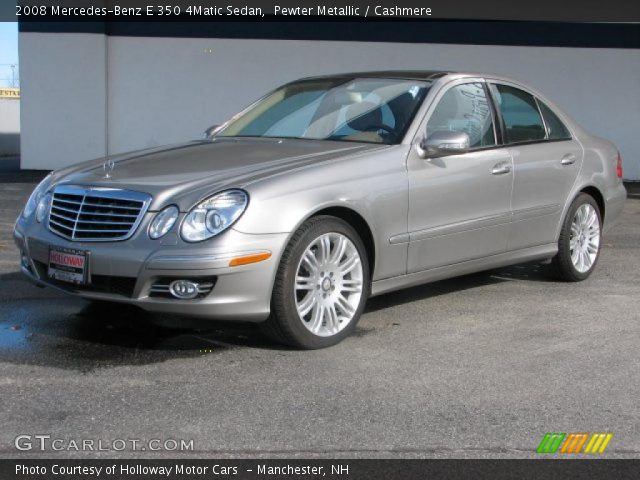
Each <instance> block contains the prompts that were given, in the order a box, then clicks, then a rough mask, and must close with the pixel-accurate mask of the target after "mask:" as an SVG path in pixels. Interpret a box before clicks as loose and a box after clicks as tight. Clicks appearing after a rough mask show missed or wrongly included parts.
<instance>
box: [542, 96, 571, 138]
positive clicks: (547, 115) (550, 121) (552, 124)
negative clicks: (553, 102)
mask: <svg viewBox="0 0 640 480" xmlns="http://www.w3.org/2000/svg"><path fill="white" fill-rule="evenodd" d="M538 105H539V106H540V111H541V112H542V116H543V117H544V123H545V124H546V125H547V138H548V139H549V140H569V139H571V134H570V133H569V130H567V127H565V126H564V123H562V121H561V120H560V119H559V118H558V116H557V115H556V114H555V113H553V112H552V111H551V109H550V108H549V107H547V106H546V105H545V104H544V103H542V102H541V101H540V100H538Z"/></svg>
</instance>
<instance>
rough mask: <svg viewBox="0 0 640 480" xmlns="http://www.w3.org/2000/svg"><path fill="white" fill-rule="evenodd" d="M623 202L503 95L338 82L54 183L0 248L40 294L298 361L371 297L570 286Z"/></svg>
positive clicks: (497, 90)
mask: <svg viewBox="0 0 640 480" xmlns="http://www.w3.org/2000/svg"><path fill="white" fill-rule="evenodd" d="M177 121H179V119H177ZM625 196H626V195H625V190H624V187H623V185H622V161H621V158H620V154H619V153H618V151H617V149H616V147H615V146H614V145H613V144H611V143H610V142H609V141H607V140H603V139H601V138H598V137H595V136H593V135H591V134H589V133H587V132H585V131H584V130H583V129H582V128H580V127H579V126H578V125H577V124H576V123H575V122H574V121H573V120H571V119H570V118H569V117H568V116H567V115H566V114H565V113H563V112H562V111H561V110H560V109H559V108H558V107H556V106H555V105H554V104H553V103H552V102H550V101H549V100H547V99H546V98H545V97H544V96H543V95H541V94H540V93H539V92H537V91H535V90H533V89H531V88H529V87H526V86H524V85H522V84H520V83H518V82H515V81H513V80H508V79H505V78H498V77H494V76H491V75H478V74H466V73H452V72H431V71H417V72H414V71H396V72H391V71H390V72H364V73H348V74H340V75H331V76H326V77H315V78H306V79H303V80H299V81H295V82H292V83H289V84H287V85H284V86H282V87H280V88H278V89H277V90H275V91H273V92H271V93H269V94H268V95H266V96H265V97H263V98H261V99H260V100H258V101H257V102H255V103H254V104H253V105H251V106H249V107H248V108H246V109H245V110H243V111H242V112H240V113H238V114H237V115H235V116H234V117H233V118H231V119H230V120H229V121H227V122H226V123H224V124H223V125H221V126H219V127H211V128H210V129H209V130H207V133H206V134H205V138H204V139H202V140H198V141H192V142H189V143H185V144H180V145H174V146H169V147H163V148H156V149H151V150H144V151H137V152H133V153H128V154H124V155H118V156H113V157H109V158H106V159H105V158H103V159H99V160H95V161H90V162H86V163H83V164H80V165H76V166H73V167H69V168H66V169H63V170H59V171H55V172H53V173H51V174H50V175H49V176H48V177H46V178H45V179H44V180H43V181H42V182H41V183H40V185H38V187H37V188H36V189H35V190H34V192H33V194H32V195H31V197H30V198H29V200H28V202H27V204H26V206H25V208H24V211H23V212H22V213H21V215H20V217H19V218H18V220H17V223H16V226H15V233H14V236H15V241H16V243H17V245H18V248H19V250H20V255H21V264H22V271H23V272H24V273H25V274H26V275H27V276H28V277H29V278H31V279H32V280H33V281H35V282H36V283H38V284H40V285H47V286H52V287H56V288H59V289H62V290H64V291H67V292H71V293H74V294H77V295H80V296H82V297H85V298H88V299H93V300H102V301H113V302H123V303H130V304H135V305H138V306H140V307H142V308H144V309H147V310H150V311H155V312H169V313H177V314H184V315H192V316H198V317H202V318H207V319H223V320H243V321H253V322H261V325H262V326H263V328H264V330H265V332H267V333H268V334H269V335H270V336H271V337H272V338H274V339H276V340H278V341H280V342H283V343H286V344H289V345H292V346H295V347H300V348H309V349H311V348H321V347H326V346H329V345H333V344H335V343H337V342H339V341H340V340H342V339H343V338H345V337H346V336H347V335H349V333H351V332H352V331H353V330H354V328H355V326H356V323H357V321H358V319H359V317H360V315H361V313H362V311H363V309H364V305H365V302H366V300H367V298H368V297H369V296H371V295H379V294H381V293H385V292H389V291H391V290H396V289H400V288H404V287H408V286H411V285H416V284H421V283H425V282H429V281H433V280H438V279H443V278H447V277H453V276H456V275H462V274H467V273H470V272H476V271H480V270H485V269H489V268H494V267H500V266H505V265H509V264H514V263H519V262H525V261H534V260H539V261H545V260H549V261H550V263H551V267H552V268H553V270H554V271H555V273H556V274H557V276H558V277H559V278H560V279H562V280H565V281H579V280H583V279H585V278H587V277H588V276H589V275H590V274H591V272H592V271H593V269H594V268H595V265H596V263H597V260H598V256H599V252H600V247H601V245H602V235H603V231H604V230H606V229H607V228H608V227H609V226H610V225H611V224H612V222H613V221H614V220H615V218H616V217H617V216H618V215H619V213H620V211H621V210H622V206H623V202H624V199H625Z"/></svg>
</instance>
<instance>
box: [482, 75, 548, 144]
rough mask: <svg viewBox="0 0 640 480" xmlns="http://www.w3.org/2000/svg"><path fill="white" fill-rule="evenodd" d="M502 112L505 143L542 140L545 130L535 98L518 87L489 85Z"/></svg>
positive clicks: (544, 136)
mask: <svg viewBox="0 0 640 480" xmlns="http://www.w3.org/2000/svg"><path fill="white" fill-rule="evenodd" d="M491 90H492V93H493V95H494V98H495V100H496V103H497V108H498V109H499V110H500V113H501V114H502V120H503V122H504V127H505V132H504V133H505V137H506V138H505V140H506V143H520V142H532V141H538V140H544V139H545V138H546V132H545V129H544V123H543V121H542V117H541V116H540V111H539V110H538V105H537V104H536V100H535V98H534V97H533V96H532V95H530V94H528V93H527V92H525V91H523V90H520V89H519V88H514V87H509V86H507V85H493V84H492V85H491Z"/></svg>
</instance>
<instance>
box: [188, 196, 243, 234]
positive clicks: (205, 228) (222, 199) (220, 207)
mask: <svg viewBox="0 0 640 480" xmlns="http://www.w3.org/2000/svg"><path fill="white" fill-rule="evenodd" d="M248 203H249V197H248V195H247V194H246V193H245V192H243V191H242V190H227V191H226V192H221V193H218V194H217V195H214V196H212V197H209V198H207V199H206V200H205V201H203V202H202V203H200V204H199V205H196V206H195V207H194V208H193V209H192V210H191V211H190V212H189V213H188V214H187V216H186V217H185V218H184V220H183V222H182V228H181V229H180V233H181V235H182V239H183V240H184V241H185V242H199V241H202V240H206V239H208V238H211V237H213V236H214V235H218V234H219V233H221V232H223V231H224V230H226V229H227V228H229V227H230V226H231V225H233V223H234V222H235V221H236V220H238V218H240V215H242V213H243V212H244V210H245V209H246V208H247V204H248Z"/></svg>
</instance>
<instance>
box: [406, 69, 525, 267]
mask: <svg viewBox="0 0 640 480" xmlns="http://www.w3.org/2000/svg"><path fill="white" fill-rule="evenodd" d="M445 88H446V87H445ZM434 105H435V107H434V108H432V109H430V113H429V112H428V113H427V120H426V123H425V125H424V128H425V129H426V135H427V137H428V136H430V135H432V134H433V133H434V132H437V131H442V130H445V131H464V132H466V133H467V134H468V135H469V139H470V150H469V151H468V152H466V153H462V154H455V155H448V156H440V157H437V158H427V159H423V158H420V157H419V156H418V154H417V152H416V150H415V149H412V151H411V153H410V154H409V158H408V162H407V166H408V171H409V218H408V226H409V256H408V272H409V273H412V272H418V271H421V270H426V269H430V268H435V267H439V266H444V265H451V264H454V263H459V262H464V261H467V260H473V259H477V258H481V257H486V256H490V255H496V254H499V253H503V252H505V251H506V247H507V235H508V231H509V223H510V217H511V209H510V197H511V188H512V183H513V164H512V159H511V155H510V153H509V151H508V150H507V149H506V148H502V147H500V146H499V145H498V144H497V138H496V128H495V121H494V112H493V109H492V105H491V103H490V102H489V97H488V90H487V89H486V88H485V83H484V82H483V81H482V80H480V79H478V81H473V82H471V83H469V80H468V79H467V80H466V82H465V83H459V82H457V83H454V84H453V85H452V86H450V87H449V88H446V90H445V91H444V92H441V93H440V94H439V96H438V97H436V99H435V102H434ZM421 128H422V127H421ZM422 131H424V129H423V130H422Z"/></svg>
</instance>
